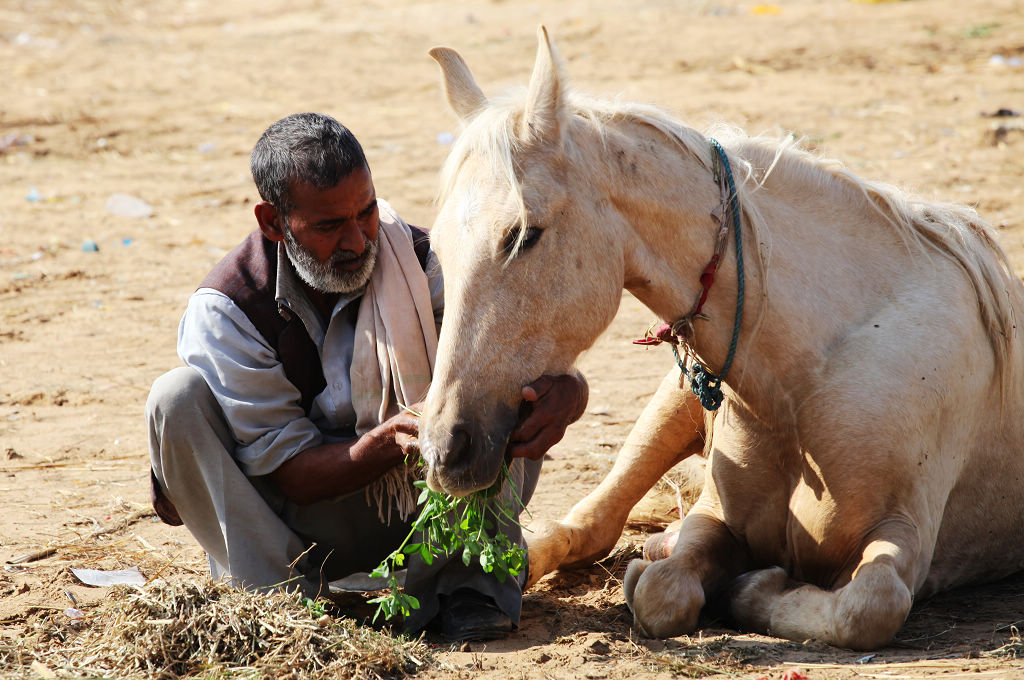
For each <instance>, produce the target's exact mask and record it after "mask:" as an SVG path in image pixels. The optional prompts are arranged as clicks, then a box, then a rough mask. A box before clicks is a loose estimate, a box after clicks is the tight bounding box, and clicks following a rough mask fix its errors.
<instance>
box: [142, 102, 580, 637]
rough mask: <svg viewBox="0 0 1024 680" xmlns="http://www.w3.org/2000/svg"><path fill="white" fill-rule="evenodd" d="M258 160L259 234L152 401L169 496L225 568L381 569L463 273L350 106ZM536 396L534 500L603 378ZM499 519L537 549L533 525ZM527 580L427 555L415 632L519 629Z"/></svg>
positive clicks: (220, 572)
mask: <svg viewBox="0 0 1024 680" xmlns="http://www.w3.org/2000/svg"><path fill="white" fill-rule="evenodd" d="M250 165H251V170H252V177H253V180H254V182H255V184H256V188H257V190H258V191H259V195H260V197H261V199H262V200H261V201H260V202H258V203H257V204H256V206H255V211H254V212H255V217H256V222H257V225H258V228H257V229H255V230H254V231H253V232H252V233H250V234H249V235H248V236H247V237H246V238H245V240H244V241H242V243H241V244H239V245H238V246H237V247H236V248H235V249H234V250H232V251H231V252H230V253H228V254H227V255H226V256H225V257H224V259H223V260H221V261H220V262H219V263H218V264H217V265H216V266H215V267H214V268H213V270H212V271H211V272H210V273H209V274H208V275H207V277H206V278H205V279H204V280H203V281H202V283H201V284H200V286H199V288H198V289H197V290H196V291H195V293H194V294H193V295H192V296H191V298H190V299H189V302H188V307H187V309H186V310H185V313H184V316H183V318H182V320H181V324H180V326H179V329H178V344H177V348H178V354H179V356H180V357H181V360H182V361H183V362H184V366H181V367H179V368H175V369H173V370H172V371H170V372H169V373H167V374H165V375H163V376H161V377H160V378H158V379H157V380H156V382H155V383H154V385H153V388H152V391H151V393H150V396H149V401H148V403H147V405H146V413H147V420H148V426H149V433H150V455H151V463H152V475H151V481H152V486H153V498H154V506H155V507H156V509H157V512H158V514H159V515H160V517H161V518H162V519H163V520H164V521H165V522H168V523H170V524H175V525H180V524H182V523H183V524H184V525H185V526H186V527H187V528H188V530H189V531H191V533H192V535H193V536H195V538H196V540H197V541H198V542H199V544H200V546H202V548H203V549H204V550H205V551H206V553H207V555H208V557H209V564H210V571H211V573H212V575H213V577H214V578H226V579H229V580H230V581H231V582H232V583H233V584H235V585H237V586H241V587H247V588H254V589H260V588H272V587H282V586H283V587H288V588H294V587H298V588H301V589H302V590H303V591H305V592H306V593H307V594H310V595H316V594H318V593H324V592H326V590H327V583H328V582H330V581H333V580H336V579H338V578H341V577H344V576H346V575H349V574H352V573H355V572H363V571H369V570H372V569H373V568H374V567H375V566H376V565H377V564H379V563H380V562H381V560H382V559H384V558H385V557H386V556H387V555H388V554H390V553H391V551H392V550H394V549H395V548H397V547H398V545H399V544H400V542H401V541H402V539H403V538H404V537H405V536H406V534H407V533H408V531H409V526H410V524H411V522H412V520H413V519H414V518H415V498H416V495H415V493H413V490H414V487H412V480H413V477H414V474H415V462H416V460H417V458H418V451H417V450H416V440H417V435H418V433H419V422H418V418H417V416H416V415H415V414H414V413H412V412H410V410H407V409H406V408H403V407H405V406H412V405H414V404H416V403H417V402H419V401H420V400H422V399H423V397H424V396H425V394H426V391H427V388H428V387H429V383H430V377H431V371H432V368H433V365H434V357H435V353H436V350H437V332H438V329H439V327H440V324H441V321H442V316H443V312H444V293H443V288H444V283H443V280H442V272H441V270H440V267H439V265H438V262H437V258H436V256H435V255H434V253H433V252H431V250H430V245H429V239H428V234H427V232H426V231H424V230H421V229H419V228H417V227H414V226H410V225H408V224H407V223H406V222H404V221H403V220H402V218H401V217H399V216H398V214H397V213H396V212H395V210H394V209H393V208H392V207H391V206H390V205H389V204H388V203H386V202H385V201H383V200H381V199H378V198H377V194H376V191H375V188H374V184H373V179H372V177H371V174H370V168H369V166H368V165H367V162H366V157H365V155H364V153H363V150H362V148H361V146H360V144H359V142H358V141H357V140H356V138H355V137H354V136H353V135H352V133H351V132H350V131H349V130H348V129H347V128H345V127H344V126H343V125H341V124H340V123H338V122H337V121H336V120H334V119H333V118H331V117H329V116H325V115H320V114H313V113H302V114H296V115H292V116H288V117H287V118H284V119H282V120H280V121H278V122H276V123H274V124H273V125H271V126H270V127H269V128H268V129H267V130H266V131H265V132H264V133H263V135H262V136H261V137H260V139H259V141H258V142H257V143H256V146H255V148H254V149H253V151H252V155H251V158H250ZM449 322H451V323H462V324H466V325H467V327H471V321H470V320H466V319H450V320H449ZM467 332H471V328H468V329H467ZM522 395H523V399H524V403H526V402H528V403H529V407H528V408H524V409H521V410H522V412H523V413H524V414H528V415H524V417H523V418H522V419H521V422H520V423H519V425H518V428H517V429H516V430H515V432H514V433H513V434H512V437H511V439H510V444H509V451H508V453H509V457H510V458H511V459H512V460H513V465H512V471H513V475H512V476H513V477H514V478H515V479H516V481H518V482H519V494H520V498H521V499H522V501H523V503H524V504H525V503H527V502H528V501H529V499H530V497H531V495H532V493H533V490H534V488H535V486H536V483H537V477H538V475H539V473H540V467H541V459H542V457H543V454H544V452H545V451H546V450H547V449H548V448H550V447H551V446H552V445H553V444H555V443H556V442H557V441H559V440H560V439H561V438H562V436H563V434H564V432H565V428H566V427H567V426H568V424H569V423H571V422H572V421H574V420H576V419H577V418H578V417H579V416H580V414H581V413H582V411H583V409H584V407H585V405H586V401H587V387H586V383H585V381H584V380H583V378H582V377H581V376H577V375H571V376H570V375H561V376H541V377H540V378H539V379H538V380H536V381H535V382H533V383H531V384H530V385H526V386H524V388H523V391H522ZM415 410H416V409H415V408H414V407H413V408H412V411H415ZM522 509H523V508H522V507H517V508H515V511H516V514H518V512H519V511H521V510H522ZM498 529H499V530H501V531H502V532H503V533H505V534H506V535H508V536H510V538H512V540H513V541H518V542H520V544H522V535H521V533H522V532H521V529H520V528H519V526H518V525H517V524H513V523H511V522H509V523H508V524H507V525H505V526H499V527H498ZM526 578H527V574H526V573H525V570H524V573H521V574H520V575H519V578H518V579H516V578H509V579H506V581H505V582H504V583H500V582H499V581H498V580H497V579H496V578H495V577H494V576H493V575H491V574H486V573H484V572H483V571H482V569H481V568H480V566H479V564H478V563H477V562H475V561H474V562H471V563H470V565H469V566H466V565H464V564H463V562H462V560H461V555H457V556H454V557H453V558H451V559H435V560H434V561H433V563H432V564H431V565H427V564H425V563H424V562H423V561H421V560H420V559H419V558H418V557H414V558H412V559H410V560H409V567H408V572H407V578H406V585H405V588H406V591H407V592H408V593H410V594H411V595H413V596H415V597H416V598H417V599H418V600H419V602H420V608H419V609H418V610H415V611H414V613H413V614H412V615H411V616H410V617H408V618H407V619H406V621H405V625H406V628H407V629H408V630H410V631H417V630H421V629H423V628H426V627H428V626H430V628H431V629H436V630H437V631H438V632H439V633H441V634H442V635H443V636H444V637H445V638H446V639H448V640H452V641H457V640H469V639H493V638H498V637H504V636H505V635H507V634H508V633H509V632H511V631H512V630H514V629H515V627H516V626H517V624H518V621H519V615H520V609H521V605H522V585H523V583H525V581H526Z"/></svg>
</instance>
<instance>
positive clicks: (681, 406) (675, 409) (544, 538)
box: [526, 369, 704, 587]
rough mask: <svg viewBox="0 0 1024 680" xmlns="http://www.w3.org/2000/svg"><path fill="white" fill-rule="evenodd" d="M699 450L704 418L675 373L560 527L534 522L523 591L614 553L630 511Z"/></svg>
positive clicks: (660, 389)
mask: <svg viewBox="0 0 1024 680" xmlns="http://www.w3.org/2000/svg"><path fill="white" fill-rule="evenodd" d="M703 447H704V415H703V410H702V409H701V406H700V402H698V401H697V398H696V397H695V396H693V394H692V393H691V392H690V390H687V389H683V388H681V387H680V385H679V370H678V369H673V370H672V371H670V372H669V374H668V375H667V376H665V378H664V380H662V382H661V385H660V386H659V387H658V391H657V392H656V393H655V394H654V396H653V397H652V398H651V401H650V402H649V403H648V404H647V406H646V407H645V408H644V410H643V412H642V413H641V414H640V418H639V419H638V420H637V422H636V424H635V425H634V426H633V429H632V430H631V431H630V433H629V436H628V437H627V438H626V442H625V444H623V447H622V449H621V450H620V451H619V454H618V456H617V457H616V459H615V465H614V466H613V467H612V469H611V471H610V472H609V473H608V476H607V477H605V478H604V480H603V481H602V482H601V484H600V485H599V486H598V487H597V488H596V489H595V490H594V491H593V492H591V493H590V494H589V495H587V496H586V497H585V498H583V499H582V500H581V501H579V502H578V503H576V505H575V506H573V508H572V509H571V510H570V511H569V513H568V514H567V515H566V516H565V518H564V519H562V521H561V522H553V521H550V520H537V521H535V522H532V523H531V524H530V526H529V527H528V528H529V531H528V532H527V533H526V537H527V543H528V546H529V556H530V578H529V582H528V583H527V587H529V586H531V585H533V584H534V583H536V582H537V580H538V579H540V578H541V577H542V576H544V575H545V574H548V573H550V572H552V571H554V570H556V569H566V568H572V567H577V566H582V565H585V564H590V563H592V562H594V561H595V560H598V559H600V558H602V557H604V556H605V555H607V554H608V553H609V552H611V550H612V548H614V547H615V543H616V541H618V540H619V536H621V535H622V528H623V527H624V526H625V524H626V519H627V518H628V517H629V512H630V510H632V509H633V506H634V505H636V504H637V502H639V501H640V499H641V498H643V496H644V494H646V493H647V491H648V490H649V489H650V488H651V487H652V486H654V483H655V482H657V481H658V480H659V479H660V478H661V476H662V475H664V474H665V473H666V472H667V471H668V470H669V469H671V468H672V466H673V465H675V464H676V463H678V462H679V461H681V460H683V459H684V458H686V457H687V456H690V455H692V454H695V453H700V452H701V451H702V450H703Z"/></svg>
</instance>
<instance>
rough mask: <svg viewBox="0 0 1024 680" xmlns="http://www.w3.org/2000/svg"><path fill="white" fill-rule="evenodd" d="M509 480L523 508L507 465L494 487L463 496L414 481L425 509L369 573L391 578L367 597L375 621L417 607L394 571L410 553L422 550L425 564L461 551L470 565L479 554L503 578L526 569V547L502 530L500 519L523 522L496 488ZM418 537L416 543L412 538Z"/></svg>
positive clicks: (487, 569) (488, 569)
mask: <svg viewBox="0 0 1024 680" xmlns="http://www.w3.org/2000/svg"><path fill="white" fill-rule="evenodd" d="M506 482H507V483H508V485H509V488H510V489H511V491H512V494H511V495H512V496H513V497H514V500H515V502H516V504H517V505H518V507H520V508H522V507H523V503H522V500H521V499H520V498H519V497H518V495H517V494H516V490H515V485H514V484H513V483H512V480H511V479H510V478H509V474H508V467H507V466H502V474H501V476H499V478H498V481H497V482H496V483H495V485H494V486H493V487H491V488H490V489H488V490H486V491H482V492H477V493H474V494H470V495H469V496H466V497H464V498H455V497H453V496H448V495H446V494H443V493H438V492H436V491H431V490H430V489H429V488H427V483H426V482H424V481H417V482H414V483H415V485H416V486H417V488H419V489H420V490H421V491H420V495H419V498H418V499H417V503H418V504H419V505H421V506H423V508H422V510H421V511H420V514H419V516H418V517H417V518H416V520H415V521H414V522H413V523H412V527H411V529H410V530H409V534H408V535H407V536H406V537H405V540H404V541H402V544H401V545H400V546H398V548H397V549H395V551H394V552H392V553H391V554H390V555H388V557H386V558H385V559H384V561H383V562H381V564H380V565H379V566H378V567H377V568H376V569H374V571H373V572H372V573H371V576H376V577H379V578H384V579H387V583H388V585H387V590H388V592H387V593H385V594H384V595H381V596H380V597H376V598H373V599H371V600H369V602H370V603H372V604H376V605H377V612H376V614H375V615H374V620H375V621H376V620H377V618H378V617H379V616H380V615H381V614H383V615H384V617H385V618H387V619H391V618H393V617H395V616H398V615H402V616H409V615H410V614H411V613H412V611H413V610H414V609H419V606H420V603H419V600H417V599H416V598H415V597H413V596H412V595H409V594H408V593H405V592H402V589H401V586H400V585H399V583H398V577H397V575H396V571H397V570H398V569H400V568H401V567H403V566H404V565H405V562H406V558H407V557H408V556H411V555H418V556H419V557H420V559H422V560H423V561H424V562H425V563H427V564H432V563H433V561H434V559H436V558H438V557H442V556H443V557H450V556H452V555H457V554H458V555H460V557H461V559H462V562H463V564H465V565H467V566H468V565H469V564H470V563H471V562H472V561H473V558H474V557H476V558H477V559H478V560H479V563H480V568H481V569H482V570H483V571H484V572H485V573H488V574H494V576H495V578H497V579H498V580H499V581H501V582H502V583H504V582H505V579H507V578H508V577H509V576H512V577H516V576H518V575H519V574H520V572H522V570H523V569H524V568H526V565H527V562H526V551H525V550H524V549H523V548H522V547H520V546H519V545H518V544H517V543H514V542H513V541H512V540H511V539H510V538H509V537H508V536H506V535H505V534H503V533H501V532H500V531H499V530H498V524H499V523H501V522H502V521H506V522H511V523H513V524H516V525H518V524H519V522H518V519H517V518H516V515H515V513H514V512H513V511H512V510H511V509H510V508H509V507H507V505H505V504H504V503H502V500H501V498H500V497H499V496H498V493H497V491H498V490H499V489H500V488H501V485H502V483H506ZM414 536H416V537H417V539H418V542H414V541H413V537H414Z"/></svg>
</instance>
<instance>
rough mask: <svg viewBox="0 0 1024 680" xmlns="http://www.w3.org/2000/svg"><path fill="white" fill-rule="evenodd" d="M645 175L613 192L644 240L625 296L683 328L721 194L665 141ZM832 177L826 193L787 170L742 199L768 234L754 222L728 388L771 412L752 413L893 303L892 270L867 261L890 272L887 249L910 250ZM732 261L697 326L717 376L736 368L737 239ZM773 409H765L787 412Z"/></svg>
mask: <svg viewBox="0 0 1024 680" xmlns="http://www.w3.org/2000/svg"><path fill="white" fill-rule="evenodd" d="M643 147H644V148H645V149H646V150H648V151H651V149H650V145H648V144H643ZM646 167H647V169H648V172H647V174H646V177H629V178H627V177H623V178H621V181H619V182H618V183H617V188H616V189H615V190H614V191H615V196H616V198H615V199H613V203H614V204H615V205H616V207H617V208H619V209H620V211H621V212H622V213H623V214H627V213H628V215H627V217H626V219H627V221H628V222H629V223H630V224H631V225H632V228H633V231H634V234H633V235H632V243H631V244H629V245H628V246H627V249H626V253H627V254H626V280H625V287H626V288H627V289H628V290H630V292H632V293H633V294H634V295H635V296H636V297H637V298H638V299H640V300H641V301H642V302H643V303H644V304H645V305H647V306H648V307H649V308H650V309H651V310H652V311H654V312H655V313H656V314H657V315H658V316H659V317H661V318H662V319H664V320H666V321H673V320H675V319H678V318H680V317H682V316H683V315H684V314H687V313H689V312H690V311H692V307H693V304H694V301H695V300H696V298H697V295H698V293H699V291H700V289H701V285H700V276H701V273H702V271H703V270H704V268H705V266H706V265H707V264H708V262H709V261H710V259H711V256H712V254H713V252H714V241H715V235H716V231H717V223H716V222H715V221H714V220H713V218H712V217H711V216H710V213H711V211H712V210H713V209H715V208H716V207H717V206H718V205H719V203H720V201H721V196H720V194H719V189H718V186H717V184H716V183H715V181H714V180H713V178H712V175H711V173H710V172H709V171H708V170H707V168H706V167H705V166H704V165H703V163H702V162H700V161H699V160H698V159H696V158H694V157H692V156H691V155H689V154H686V153H682V152H681V151H680V150H679V149H678V148H677V147H673V146H672V145H670V144H667V143H665V142H664V141H663V142H662V144H661V146H660V147H658V148H657V150H654V151H652V152H651V155H650V158H649V162H648V163H647V166H646ZM825 179H826V181H825V182H824V184H823V183H822V180H823V175H822V174H821V173H820V172H817V171H816V170H813V169H811V171H808V172H801V171H799V170H794V169H792V168H786V169H782V170H780V171H779V173H778V174H777V175H774V176H773V177H770V178H769V179H768V181H767V182H766V183H765V184H764V186H763V187H760V188H759V189H758V190H757V191H754V192H749V193H748V194H747V196H745V198H744V200H745V201H747V203H746V207H747V208H749V209H751V210H752V211H755V212H757V213H759V214H760V215H761V216H762V217H763V223H764V229H765V231H764V232H762V233H760V234H757V238H754V236H755V234H754V233H753V231H752V230H751V225H750V224H749V222H748V221H746V220H744V227H743V242H744V248H745V252H744V263H745V265H746V266H745V270H746V276H745V281H744V293H745V298H746V304H745V310H744V316H743V325H742V332H741V335H740V339H739V346H738V348H737V351H736V355H735V359H734V363H733V367H732V369H731V372H730V376H729V379H728V383H729V384H730V385H731V386H732V387H733V388H734V389H735V390H736V391H737V392H741V393H742V394H741V396H742V397H743V398H744V401H746V402H747V403H748V405H750V407H751V408H752V409H754V410H755V411H757V410H761V409H759V408H758V406H757V404H756V403H754V402H756V401H758V400H759V399H762V398H763V397H760V396H758V395H776V396H777V395H778V394H779V393H780V391H784V390H785V389H786V385H787V383H788V382H790V379H791V376H792V371H793V370H794V367H796V368H798V369H799V370H813V368H814V367H813V366H808V365H803V364H800V362H802V361H803V362H805V364H806V362H807V360H808V358H815V359H816V358H817V357H820V356H821V355H822V354H823V353H824V348H825V347H826V346H827V344H828V343H829V342H830V339H831V338H834V337H836V335H837V334H839V333H841V332H842V330H843V325H844V324H849V323H850V319H851V318H855V317H857V315H858V314H861V313H862V310H859V309H856V307H857V306H858V305H859V304H862V303H863V304H869V302H868V301H870V300H871V299H877V297H878V296H879V295H885V294H886V291H884V290H882V288H884V287H885V285H886V282H885V277H886V274H885V272H884V271H874V272H872V271H866V269H868V265H867V262H868V261H869V258H868V257H867V256H868V255H869V253H870V255H871V257H870V261H871V262H872V264H871V266H872V267H875V268H876V269H877V268H878V267H881V268H882V269H886V268H890V267H889V265H890V264H892V263H882V264H879V263H878V256H877V252H878V251H879V248H881V249H883V250H884V248H885V247H886V243H887V244H888V245H890V246H891V247H892V249H893V250H897V251H901V252H905V251H903V249H902V246H900V245H899V243H898V242H895V241H894V237H893V235H892V233H891V230H887V229H885V228H884V227H883V225H882V224H881V223H880V220H878V219H877V216H874V217H875V219H872V217H871V215H872V213H871V210H870V209H869V208H868V206H867V204H866V201H860V202H858V198H857V197H856V196H852V195H851V194H853V193H855V192H850V191H849V190H848V188H846V187H843V186H840V185H838V180H833V179H829V178H825ZM626 180H628V181H626ZM840 206H842V207H840ZM879 239H880V240H882V241H884V242H885V243H883V244H882V245H881V246H879ZM851 249H852V250H851ZM769 251H770V255H768V252H769ZM725 252H726V254H725V256H724V258H723V260H722V262H721V263H720V265H719V268H718V272H717V276H716V278H715V283H714V285H713V288H712V289H711V292H710V294H709V296H708V298H707V302H706V304H705V306H704V308H703V312H704V313H706V314H707V315H708V316H709V317H710V319H709V320H707V321H704V320H698V321H696V322H695V325H694V328H695V336H694V342H693V345H694V348H695V350H696V352H697V354H698V356H699V358H700V359H701V360H702V361H703V362H705V363H706V364H707V365H708V367H709V368H710V369H711V370H712V371H713V372H717V371H718V370H719V369H720V367H721V366H722V365H723V364H724V362H725V359H726V355H727V352H728V348H729V344H730V339H731V334H732V329H733V322H734V314H735V310H736V302H737V291H738V288H739V286H738V277H737V268H736V259H735V249H734V247H733V245H732V237H731V236H730V238H729V246H728V247H727V248H726V251H725ZM762 256H764V259H765V260H767V261H768V262H767V264H768V265H769V266H768V269H765V268H762V266H761V265H762V264H765V262H763V261H762ZM861 258H863V259H861ZM883 258H884V256H883ZM766 273H767V276H768V282H769V283H768V285H767V286H766V284H765V276H766ZM755 331H756V332H755ZM748 396H749V398H747V397H748ZM775 398H776V397H772V398H771V399H775ZM771 399H767V400H766V406H765V407H766V408H773V409H777V408H778V404H775V405H769V404H768V402H770V401H771Z"/></svg>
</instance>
